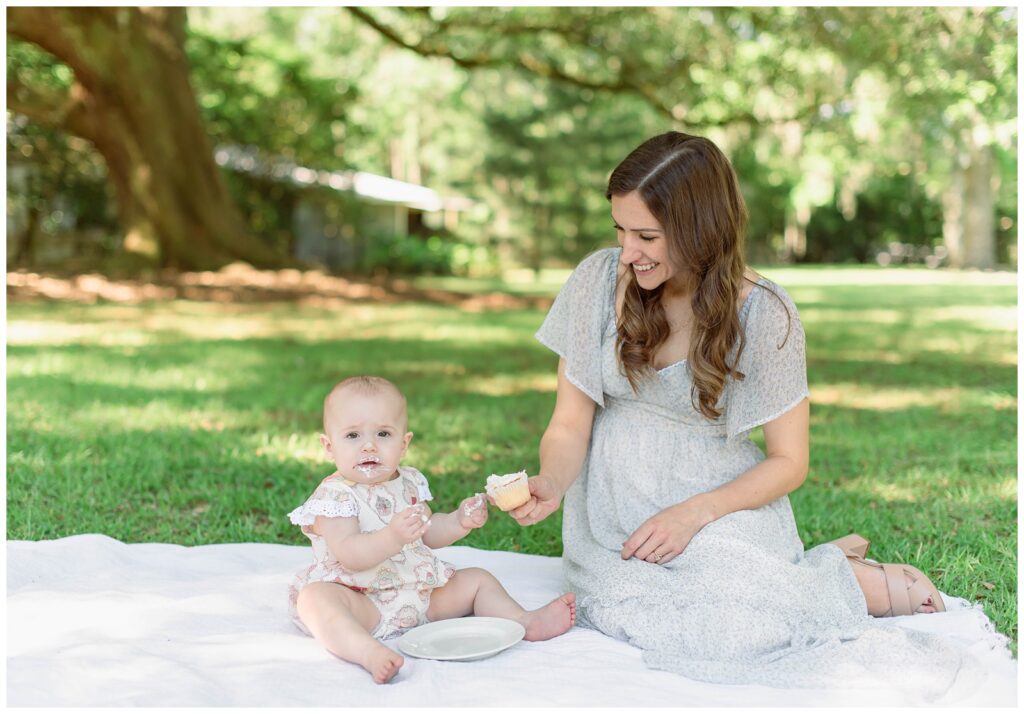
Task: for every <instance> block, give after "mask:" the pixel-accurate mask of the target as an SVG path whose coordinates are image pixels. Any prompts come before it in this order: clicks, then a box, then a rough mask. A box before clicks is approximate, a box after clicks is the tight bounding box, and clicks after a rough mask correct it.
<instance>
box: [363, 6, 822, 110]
mask: <svg viewBox="0 0 1024 714" xmlns="http://www.w3.org/2000/svg"><path fill="white" fill-rule="evenodd" d="M346 9H347V10H348V11H349V12H351V13H352V14H353V15H355V16H356V18H358V19H359V20H361V21H362V22H363V23H365V24H366V25H368V26H370V27H371V28H372V29H374V30H376V31H377V33H379V34H380V35H381V36H383V37H384V38H385V39H387V40H389V41H390V42H391V43H393V44H395V45H397V46H399V47H402V48H404V49H407V50H411V51H413V52H415V53H416V54H418V55H420V56H422V57H443V58H447V59H449V60H451V61H452V62H454V63H455V64H456V65H458V66H459V67H462V68H464V69H468V70H472V69H478V68H495V67H502V66H509V67H519V68H521V69H524V70H526V71H528V72H530V73H531V74H534V75H536V76H539V77H544V78H546V79H553V80H557V81H560V82H564V83H566V84H570V85H573V86H575V87H579V88H580V89H589V90H592V91H603V92H617V93H627V92H628V93H633V94H636V95H638V96H639V97H640V98H641V99H643V100H644V101H645V102H646V103H647V104H648V105H649V106H650V107H651V108H653V109H654V110H655V111H657V112H658V113H660V114H662V115H663V116H665V117H666V118H667V119H670V120H672V121H676V122H680V121H683V120H684V117H680V116H678V115H677V114H676V112H675V111H674V108H675V105H674V104H670V103H668V102H666V101H665V100H664V99H662V98H661V97H660V96H658V89H659V87H660V85H659V84H658V82H657V78H654V77H652V78H651V79H650V80H642V79H639V78H636V77H634V76H632V75H633V72H632V71H630V70H631V67H630V65H629V63H628V62H623V65H622V69H621V70H620V71H619V73H618V77H617V78H616V79H615V80H613V81H610V82H607V81H604V82H603V81H595V80H590V79H586V78H584V77H578V76H575V75H572V74H569V73H567V72H565V71H564V70H563V69H561V68H560V67H558V66H556V65H554V64H552V63H550V62H545V61H543V60H541V59H539V58H537V57H535V56H534V55H533V54H531V53H529V52H526V51H522V52H519V53H517V54H516V55H515V56H514V57H497V56H494V55H491V54H488V53H483V52H477V53H474V54H471V55H460V54H458V53H456V52H455V51H453V50H452V49H451V48H450V47H449V46H447V45H445V44H443V43H440V42H439V41H438V40H437V39H436V35H437V34H439V33H438V32H436V31H435V32H434V33H432V34H430V35H428V39H425V40H417V41H412V40H406V39H405V38H404V37H402V35H401V34H400V33H399V32H398V31H397V30H396V29H395V28H393V27H389V26H388V25H385V24H383V23H382V22H380V21H378V20H377V19H376V18H375V17H374V16H373V15H371V14H370V13H368V12H366V11H365V10H363V9H362V8H358V7H347V8H346ZM417 14H418V15H420V17H422V18H426V19H429V20H430V21H431V22H432V23H433V24H434V27H435V28H438V27H439V24H438V22H437V21H436V20H434V19H433V18H430V17H429V15H427V14H426V13H424V12H422V11H418V12H417ZM454 26H455V23H454V22H450V23H445V28H446V29H450V28H452V27H454ZM561 29H562V28H559V27H554V26H541V25H531V26H530V27H529V28H527V27H526V26H525V25H517V26H515V27H514V30H515V31H516V32H527V31H529V32H532V33H534V34H539V33H541V32H552V33H555V34H562V35H563V36H564V34H563V33H562V32H561ZM573 34H578V33H573ZM431 38H434V41H433V42H431V41H430V39H431ZM681 64H685V63H681ZM817 110H818V107H817V106H816V105H815V106H807V107H804V108H802V109H800V110H799V111H797V112H796V113H794V114H793V115H792V116H787V117H784V118H779V119H773V120H770V121H769V122H768V123H770V124H781V123H785V122H789V121H802V120H805V119H807V118H808V117H809V116H813V115H814V114H815V113H816V112H817ZM686 119H687V123H688V124H690V125H691V126H696V127H702V128H710V127H724V126H731V125H734V124H751V125H754V124H762V123H764V121H763V120H761V119H759V118H758V117H756V116H754V114H753V113H751V112H749V111H740V112H735V113H733V114H729V115H727V116H725V117H721V118H719V119H714V120H711V119H703V120H690V119H689V118H686ZM698 119H700V118H699V117H698Z"/></svg>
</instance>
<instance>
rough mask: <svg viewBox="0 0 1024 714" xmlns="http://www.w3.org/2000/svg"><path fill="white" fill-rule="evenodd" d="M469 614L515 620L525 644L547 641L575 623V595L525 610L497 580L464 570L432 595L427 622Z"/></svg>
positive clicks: (471, 569)
mask: <svg viewBox="0 0 1024 714" xmlns="http://www.w3.org/2000/svg"><path fill="white" fill-rule="evenodd" d="M471 614H472V615H479V616H481V617H504V618H507V619H509V620H515V621H516V622H519V623H521V624H522V625H523V627H525V628H526V639H527V640H549V639H551V638H552V637H555V636H557V635H560V634H562V633H563V632H565V631H566V630H568V629H569V628H570V627H572V626H573V625H574V624H575V623H576V595H575V594H574V593H565V594H564V595H562V596H561V597H558V598H555V599H554V600H552V601H551V602H549V603H548V604H547V605H545V606H544V607H542V608H539V609H537V610H524V609H523V608H522V607H520V606H519V603H517V602H516V601H515V600H513V599H512V596H510V595H509V594H508V593H507V592H505V588H503V587H501V583H499V582H498V579H497V578H496V577H494V576H493V575H491V574H490V573H488V572H487V571H486V570H483V569H482V568H466V569H464V570H458V571H456V573H455V575H453V576H452V577H451V578H450V579H449V580H448V582H447V583H446V584H445V585H444V586H442V587H439V588H435V589H434V590H432V591H431V593H430V606H429V607H428V608H427V619H429V620H431V621H433V620H447V619H450V618H453V617H463V616H465V615H471Z"/></svg>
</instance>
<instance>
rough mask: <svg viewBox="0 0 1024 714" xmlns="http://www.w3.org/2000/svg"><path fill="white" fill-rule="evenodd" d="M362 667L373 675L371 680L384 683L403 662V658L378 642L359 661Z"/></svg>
mask: <svg viewBox="0 0 1024 714" xmlns="http://www.w3.org/2000/svg"><path fill="white" fill-rule="evenodd" d="M361 664H362V665H363V669H365V670H366V671H367V672H369V673H370V674H371V675H373V681H374V682H376V683H377V684H384V683H385V682H388V681H390V680H391V678H392V677H394V676H395V674H396V673H397V672H398V670H399V669H401V668H402V665H403V664H405V659H404V658H403V657H402V655H400V654H398V653H397V652H395V651H394V650H392V649H391V648H389V647H385V646H384V645H382V644H380V643H378V644H377V646H376V647H374V648H373V649H371V650H370V652H369V653H367V655H366V657H365V658H364V659H363V661H362V662H361Z"/></svg>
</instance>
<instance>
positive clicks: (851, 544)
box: [829, 533, 871, 558]
mask: <svg viewBox="0 0 1024 714" xmlns="http://www.w3.org/2000/svg"><path fill="white" fill-rule="evenodd" d="M829 543H831V544H832V545H836V546H839V548H840V550H842V551H843V552H844V553H846V554H847V555H849V556H853V557H855V558H866V557H868V546H869V545H871V542H870V541H868V540H867V539H866V538H864V537H863V536H860V535H857V534H856V533H851V534H850V535H845V536H843V537H842V538H836V539H835V540H830V541H829Z"/></svg>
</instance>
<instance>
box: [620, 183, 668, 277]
mask: <svg viewBox="0 0 1024 714" xmlns="http://www.w3.org/2000/svg"><path fill="white" fill-rule="evenodd" d="M612 220H613V221H615V232H616V235H617V237H618V239H619V245H621V246H622V256H621V257H620V258H619V261H620V262H621V263H622V264H623V265H625V266H627V267H628V268H629V269H630V270H632V271H633V275H635V276H636V281H637V283H638V284H639V285H640V287H641V288H643V289H644V290H653V289H654V288H656V287H658V286H659V285H661V284H662V283H664V282H666V281H668V280H670V279H671V278H672V277H674V276H675V275H676V274H677V273H678V271H677V270H676V269H675V267H674V266H673V265H672V263H671V261H670V259H669V256H668V236H666V235H665V230H664V229H663V228H662V227H661V224H660V223H658V220H657V219H656V218H655V217H654V216H653V215H651V212H650V211H649V210H647V205H646V204H645V203H644V201H643V199H642V198H640V195H639V194H638V193H637V192H636V191H631V192H629V193H627V194H624V195H622V196H612Z"/></svg>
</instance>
